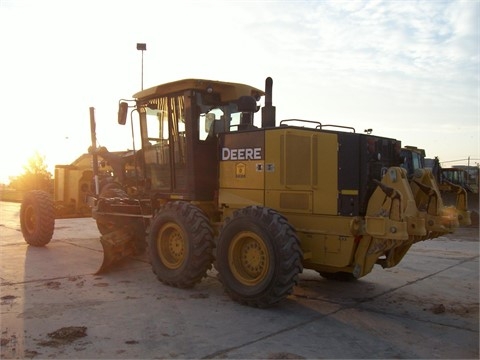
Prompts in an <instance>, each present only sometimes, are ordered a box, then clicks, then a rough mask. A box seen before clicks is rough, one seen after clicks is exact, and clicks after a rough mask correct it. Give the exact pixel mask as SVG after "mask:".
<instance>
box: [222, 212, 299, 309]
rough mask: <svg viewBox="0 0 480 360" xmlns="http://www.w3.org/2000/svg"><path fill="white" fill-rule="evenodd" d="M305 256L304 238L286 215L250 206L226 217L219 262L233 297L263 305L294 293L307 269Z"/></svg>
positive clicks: (224, 281)
mask: <svg viewBox="0 0 480 360" xmlns="http://www.w3.org/2000/svg"><path fill="white" fill-rule="evenodd" d="M302 257H303V255H302V251H301V249H300V241H299V239H298V237H297V235H296V233H295V230H294V229H293V227H292V226H291V225H290V224H289V223H288V221H287V219H286V218H285V217H283V216H282V215H280V214H279V213H277V212H276V211H274V210H272V209H269V208H264V207H257V206H250V207H246V208H243V209H240V210H237V211H235V212H234V213H233V215H232V217H231V218H228V219H227V220H226V222H225V224H224V226H223V227H222V229H221V231H220V236H219V239H218V244H217V255H216V263H215V264H216V268H217V270H218V272H219V278H220V281H221V282H222V284H223V285H224V287H225V290H226V292H227V294H228V295H229V296H230V297H231V298H232V299H233V300H235V301H237V302H239V303H242V304H245V305H249V306H255V307H262V308H263V307H268V306H271V305H273V304H276V303H278V302H280V301H281V300H283V299H284V298H286V297H287V296H288V295H289V294H291V293H292V291H293V287H294V286H295V285H296V284H297V282H298V274H299V273H301V272H302V271H303V266H302Z"/></svg>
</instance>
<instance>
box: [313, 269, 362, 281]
mask: <svg viewBox="0 0 480 360" xmlns="http://www.w3.org/2000/svg"><path fill="white" fill-rule="evenodd" d="M319 274H320V276H321V277H323V278H325V279H327V280H334V281H343V282H349V281H355V280H357V278H356V277H355V276H353V274H352V273H349V272H345V271H338V272H325V271H319Z"/></svg>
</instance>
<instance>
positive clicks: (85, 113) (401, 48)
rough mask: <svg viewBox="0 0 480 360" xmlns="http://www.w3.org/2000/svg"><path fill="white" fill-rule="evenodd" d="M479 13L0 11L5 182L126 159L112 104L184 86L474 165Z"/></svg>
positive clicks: (451, 6) (127, 140)
mask: <svg viewBox="0 0 480 360" xmlns="http://www.w3.org/2000/svg"><path fill="white" fill-rule="evenodd" d="M479 19H480V1H474V0H468V1H442V0H433V1H432V0H430V1H408V0H405V1H393V0H390V1H381V0H378V1H340V0H335V1H293V0H291V1H286V0H284V1H275V0H268V1H267V0H232V1H217V0H211V1H207V0H197V1H194V0H190V1H188V0H176V1H161V0H160V1H158V0H157V1H154V0H152V1H148V0H135V1H125V0H116V1H115V2H110V1H96V0H82V1H78V0H70V1H62V0H58V1H54V0H0V54H1V56H0V104H1V112H0V126H1V132H0V133H1V138H0V154H1V155H0V156H1V159H2V166H1V167H0V182H8V178H9V176H15V175H19V174H20V173H22V171H23V166H24V165H25V164H26V163H27V160H28V159H29V158H30V157H32V156H33V155H34V154H35V152H38V153H39V154H40V155H41V156H44V157H45V161H46V163H47V164H48V167H49V171H51V172H52V174H53V169H54V166H55V164H70V163H72V162H73V161H74V160H75V159H76V158H78V157H79V156H80V155H81V154H83V153H85V152H86V151H87V149H88V147H89V146H90V144H91V141H90V124H89V108H90V107H94V108H95V118H96V122H97V139H98V144H99V145H102V146H106V147H107V148H108V149H109V150H112V151H119V150H126V149H131V148H132V141H131V131H130V127H129V126H121V125H118V124H117V109H118V102H119V100H120V99H131V98H132V95H133V94H134V93H136V92H137V91H139V90H140V89H141V84H142V52H141V51H138V50H137V49H136V44H137V43H146V45H147V50H146V51H145V52H143V87H144V88H148V87H150V86H154V85H158V84H161V83H165V82H170V81H175V80H179V79H184V78H203V79H211V80H222V81H230V82H240V83H246V84H249V85H252V86H255V87H258V88H260V89H263V88H264V86H265V85H264V84H265V78H266V77H268V76H270V77H272V78H273V105H274V106H276V111H277V123H278V122H279V121H280V120H282V119H288V118H300V119H307V120H315V121H320V122H322V123H323V124H338V125H344V126H352V127H354V128H356V130H357V132H363V131H364V130H365V129H368V128H371V129H373V134H374V135H378V136H385V137H392V138H396V139H398V140H401V142H402V145H411V146H417V147H419V148H423V149H425V150H426V153H427V157H432V158H433V157H435V156H438V157H439V159H440V161H441V162H442V163H443V164H442V165H443V166H444V167H449V166H452V165H455V164H467V159H470V165H475V164H478V163H480V144H479V142H480V140H479V138H480V105H479V103H480V101H479V84H480V65H479V64H480V45H479V44H480V20H479Z"/></svg>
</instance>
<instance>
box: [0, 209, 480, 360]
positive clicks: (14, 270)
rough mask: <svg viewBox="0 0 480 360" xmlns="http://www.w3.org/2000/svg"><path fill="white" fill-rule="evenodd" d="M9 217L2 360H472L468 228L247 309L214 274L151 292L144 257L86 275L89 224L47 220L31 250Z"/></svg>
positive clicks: (1, 291) (4, 219) (0, 289)
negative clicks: (43, 235) (365, 271)
mask: <svg viewBox="0 0 480 360" xmlns="http://www.w3.org/2000/svg"><path fill="white" fill-rule="evenodd" d="M18 211H19V205H18V204H12V203H3V202H0V309H1V317H0V320H1V321H0V322H1V342H0V346H1V349H0V350H1V358H2V359H24V358H34V359H48V358H61V359H67V358H68V359H121V358H122V359H132V358H135V359H166V358H168V359H193V358H195V359H197V358H198V359H199V358H205V359H212V358H223V359H227V358H228V359H320V358H328V359H345V358H362V359H384V358H436V359H447V358H448V359H460V358H461V359H478V358H479V262H478V258H479V231H478V230H479V229H478V225H473V226H470V227H465V228H459V229H458V230H457V231H456V232H455V233H454V234H451V235H448V236H443V237H440V238H437V239H434V240H428V241H424V242H420V243H417V244H415V245H414V246H413V247H412V248H411V250H410V251H409V252H408V253H407V255H406V256H405V258H404V259H403V260H402V262H401V263H400V264H399V265H397V266H396V267H394V268H391V269H382V268H380V267H375V268H374V271H372V273H371V274H369V275H367V276H366V277H364V278H362V279H359V280H358V281H355V282H352V283H340V282H335V281H328V280H325V279H323V278H321V277H320V276H319V275H318V274H317V273H316V272H314V271H312V270H305V271H304V272H303V273H302V274H301V276H300V281H299V284H298V286H296V287H295V290H294V293H293V294H292V295H291V296H289V297H288V299H287V300H286V301H285V302H283V303H281V304H280V305H278V306H276V307H273V308H270V309H254V308H249V307H246V306H242V305H240V304H237V303H235V302H233V301H232V300H231V299H230V298H229V297H228V296H227V295H226V294H225V293H224V291H223V288H222V286H221V284H220V283H219V281H218V280H217V277H216V272H215V270H214V269H212V270H211V271H210V272H209V274H208V276H207V278H205V279H204V280H203V281H202V282H201V283H200V284H198V285H197V286H195V288H193V289H177V288H172V287H168V286H165V285H163V284H161V283H160V282H159V281H157V280H156V278H155V276H154V274H153V273H152V270H151V267H150V265H149V263H148V261H147V260H146V258H144V257H135V258H131V259H127V260H126V261H124V262H123V263H121V264H120V265H119V266H118V267H117V268H116V269H114V271H111V272H108V273H105V274H101V275H95V272H96V270H97V269H98V268H99V266H100V264H101V262H102V258H103V256H102V248H101V245H100V242H99V234H98V230H97V229H96V225H95V222H94V221H93V220H92V219H90V218H86V219H65V220H57V221H56V226H55V233H54V238H53V239H52V241H51V242H50V243H49V244H48V245H47V246H46V247H43V248H34V247H30V246H28V245H27V244H26V243H25V242H24V240H23V238H22V235H21V232H20V228H19V224H18Z"/></svg>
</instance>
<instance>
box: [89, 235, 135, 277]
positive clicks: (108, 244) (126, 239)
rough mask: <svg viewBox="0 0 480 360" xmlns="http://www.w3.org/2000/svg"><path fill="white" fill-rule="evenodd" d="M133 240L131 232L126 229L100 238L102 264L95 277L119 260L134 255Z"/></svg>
mask: <svg viewBox="0 0 480 360" xmlns="http://www.w3.org/2000/svg"><path fill="white" fill-rule="evenodd" d="M133 239H134V237H133V236H132V233H131V231H129V230H127V229H119V230H116V231H113V232H111V233H108V234H105V235H103V236H102V237H100V243H101V244H102V247H103V262H102V265H101V266H100V268H99V269H98V270H97V272H96V273H95V275H98V274H101V273H104V272H106V271H108V269H110V268H111V267H112V266H113V265H114V264H116V263H118V262H119V261H120V260H122V259H124V258H126V257H128V256H131V255H134V254H135V246H134V242H133Z"/></svg>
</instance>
